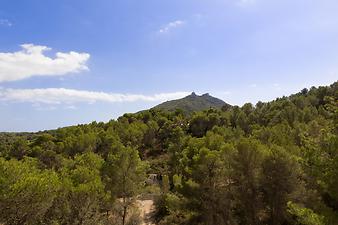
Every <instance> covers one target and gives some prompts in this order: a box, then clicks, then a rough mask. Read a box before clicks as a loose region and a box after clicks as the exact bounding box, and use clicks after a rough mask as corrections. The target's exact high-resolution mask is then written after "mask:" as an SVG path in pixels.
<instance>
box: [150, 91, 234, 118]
mask: <svg viewBox="0 0 338 225" xmlns="http://www.w3.org/2000/svg"><path fill="white" fill-rule="evenodd" d="M222 107H230V105H229V104H226V103H225V102H224V101H222V100H220V99H218V98H214V97H212V96H210V95H209V94H204V95H201V96H198V95H196V94H195V92H193V93H192V94H191V95H188V96H186V97H184V98H182V99H177V100H172V101H167V102H164V103H162V104H159V105H157V106H155V107H154V108H153V109H160V110H164V111H171V112H173V111H176V110H182V111H183V112H184V113H186V114H191V113H193V112H198V111H203V110H207V109H210V108H214V109H221V108H222Z"/></svg>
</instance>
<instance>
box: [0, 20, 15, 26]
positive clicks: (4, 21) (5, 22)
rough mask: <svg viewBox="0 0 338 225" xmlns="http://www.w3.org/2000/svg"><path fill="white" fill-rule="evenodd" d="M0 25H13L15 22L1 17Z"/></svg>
mask: <svg viewBox="0 0 338 225" xmlns="http://www.w3.org/2000/svg"><path fill="white" fill-rule="evenodd" d="M0 26H4V27H11V26H13V23H12V22H11V21H9V20H7V19H0Z"/></svg>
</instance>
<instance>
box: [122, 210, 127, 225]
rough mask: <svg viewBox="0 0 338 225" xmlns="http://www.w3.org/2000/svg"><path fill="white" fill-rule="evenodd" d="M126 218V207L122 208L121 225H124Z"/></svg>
mask: <svg viewBox="0 0 338 225" xmlns="http://www.w3.org/2000/svg"><path fill="white" fill-rule="evenodd" d="M126 216H127V206H123V217H122V225H125V223H126Z"/></svg>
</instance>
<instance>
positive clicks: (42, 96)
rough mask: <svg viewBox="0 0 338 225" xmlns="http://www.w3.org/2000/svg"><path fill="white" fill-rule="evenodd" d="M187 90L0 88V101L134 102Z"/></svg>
mask: <svg viewBox="0 0 338 225" xmlns="http://www.w3.org/2000/svg"><path fill="white" fill-rule="evenodd" d="M188 94H189V92H173V93H161V94H154V95H138V94H119V93H107V92H95V91H85V90H74V89H65V88H45V89H0V101H2V102H28V103H33V104H37V105H39V106H40V104H50V105H58V104H74V103H89V104H92V103H95V102H107V103H116V102H136V101H147V102H156V101H166V100H171V99H177V98H181V97H184V96H186V95H188Z"/></svg>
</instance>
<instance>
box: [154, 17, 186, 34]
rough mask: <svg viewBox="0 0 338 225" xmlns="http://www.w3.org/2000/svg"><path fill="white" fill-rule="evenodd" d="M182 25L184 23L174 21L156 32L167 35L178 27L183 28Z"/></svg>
mask: <svg viewBox="0 0 338 225" xmlns="http://www.w3.org/2000/svg"><path fill="white" fill-rule="evenodd" d="M184 24H185V21H182V20H176V21H173V22H170V23H168V24H166V25H165V26H163V27H162V28H161V29H160V30H159V31H158V32H159V33H161V34H165V33H169V32H170V31H171V30H173V29H175V28H178V27H180V26H183V25H184Z"/></svg>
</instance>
